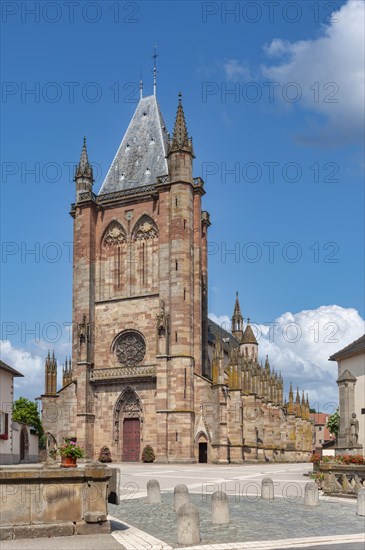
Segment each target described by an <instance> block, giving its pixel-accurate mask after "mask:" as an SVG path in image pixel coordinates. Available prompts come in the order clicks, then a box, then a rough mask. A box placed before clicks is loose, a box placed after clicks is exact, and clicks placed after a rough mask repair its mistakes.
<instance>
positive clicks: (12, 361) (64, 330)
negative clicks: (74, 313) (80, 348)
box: [0, 325, 71, 400]
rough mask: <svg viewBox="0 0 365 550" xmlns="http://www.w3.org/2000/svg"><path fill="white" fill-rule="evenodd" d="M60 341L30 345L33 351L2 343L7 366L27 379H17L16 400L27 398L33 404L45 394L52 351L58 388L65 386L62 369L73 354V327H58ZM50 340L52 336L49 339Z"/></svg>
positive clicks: (0, 344) (7, 342) (9, 343)
mask: <svg viewBox="0 0 365 550" xmlns="http://www.w3.org/2000/svg"><path fill="white" fill-rule="evenodd" d="M59 330H60V338H59V339H58V341H57V342H54V341H53V334H52V341H48V342H47V341H45V340H40V341H39V342H37V343H35V342H34V341H31V342H29V343H28V344H27V346H29V348H30V349H24V348H21V347H19V348H18V347H15V346H13V345H12V343H11V342H10V341H9V340H5V341H0V356H1V359H2V360H3V361H4V363H6V364H8V365H9V366H10V367H13V368H14V369H16V370H18V371H19V372H21V373H22V374H23V375H24V378H14V399H17V398H18V397H27V398H28V399H31V400H34V399H35V398H36V397H39V396H40V395H41V394H43V393H44V389H45V388H44V363H45V359H46V356H47V353H48V350H49V349H51V353H52V351H54V353H55V357H56V359H57V364H58V372H57V381H58V388H60V386H61V383H62V366H63V363H64V360H65V358H66V356H67V357H68V356H69V355H70V353H71V325H70V326H63V327H61V326H60V327H59ZM50 338H51V336H50ZM30 350H31V351H30Z"/></svg>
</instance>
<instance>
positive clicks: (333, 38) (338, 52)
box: [261, 0, 365, 145]
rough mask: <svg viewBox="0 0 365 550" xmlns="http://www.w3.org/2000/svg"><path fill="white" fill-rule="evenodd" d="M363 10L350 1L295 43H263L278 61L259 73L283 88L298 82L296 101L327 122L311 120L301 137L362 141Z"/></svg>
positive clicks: (361, 4)
mask: <svg viewBox="0 0 365 550" xmlns="http://www.w3.org/2000/svg"><path fill="white" fill-rule="evenodd" d="M364 15H365V3H364V2H363V1H362V0H350V1H348V2H347V4H345V5H343V6H342V7H341V9H340V10H339V11H337V12H335V14H334V16H333V17H332V20H331V23H330V24H328V25H326V26H324V27H323V30H322V32H321V36H320V37H318V38H316V39H313V40H301V41H298V42H288V41H284V40H281V39H279V38H276V39H274V40H273V41H272V42H271V43H270V44H268V45H266V46H265V47H264V51H265V53H266V54H267V56H268V57H270V58H279V60H280V62H279V63H278V64H277V65H273V64H271V65H263V66H262V67H261V71H262V74H263V76H264V77H266V78H269V79H270V80H272V81H273V82H278V83H279V84H280V85H281V86H282V87H283V86H285V85H286V84H288V83H289V82H294V83H296V84H297V85H299V86H300V90H301V91H302V94H303V95H302V99H301V100H300V104H301V105H303V106H304V107H305V108H307V109H308V110H311V111H314V112H316V113H318V114H319V115H324V117H325V118H326V119H327V121H328V122H327V124H326V125H324V126H319V125H318V124H319V123H312V126H314V125H316V126H317V127H315V128H313V130H312V131H311V135H307V136H303V135H302V136H299V138H300V139H301V140H302V141H307V142H309V143H314V142H317V143H326V144H336V145H337V144H341V143H346V142H357V141H362V140H363V137H364V66H365V60H364ZM315 83H318V84H315ZM330 83H333V84H330ZM311 88H312V89H311ZM336 90H337V91H336ZM292 91H293V90H291V92H292ZM288 92H289V90H288ZM288 95H289V94H288ZM336 100H337V101H336Z"/></svg>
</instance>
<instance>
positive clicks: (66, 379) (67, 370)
mask: <svg viewBox="0 0 365 550" xmlns="http://www.w3.org/2000/svg"><path fill="white" fill-rule="evenodd" d="M70 382H72V365H71V357H70V359H69V360H67V357H66V361H65V364H64V367H63V369H62V387H65V386H67V384H69V383H70Z"/></svg>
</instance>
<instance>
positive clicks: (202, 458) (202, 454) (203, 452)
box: [195, 431, 208, 464]
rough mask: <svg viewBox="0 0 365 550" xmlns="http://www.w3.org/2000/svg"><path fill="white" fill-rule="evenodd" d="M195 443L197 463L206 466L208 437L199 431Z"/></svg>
mask: <svg viewBox="0 0 365 550" xmlns="http://www.w3.org/2000/svg"><path fill="white" fill-rule="evenodd" d="M195 441H196V442H197V443H198V462H199V464H206V463H207V462H208V437H207V435H206V434H205V432H203V431H200V432H199V433H198V434H197V436H196V437H195Z"/></svg>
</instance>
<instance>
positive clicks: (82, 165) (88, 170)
mask: <svg viewBox="0 0 365 550" xmlns="http://www.w3.org/2000/svg"><path fill="white" fill-rule="evenodd" d="M77 178H88V179H90V180H91V181H92V182H93V181H94V177H93V169H92V166H91V164H90V163H89V158H88V156H87V149H86V136H84V140H83V146H82V150H81V156H80V162H79V164H78V166H77V167H76V173H75V180H76V179H77Z"/></svg>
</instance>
